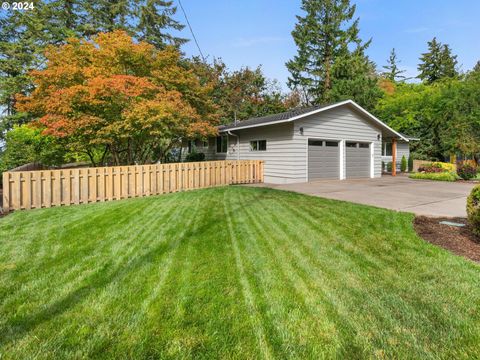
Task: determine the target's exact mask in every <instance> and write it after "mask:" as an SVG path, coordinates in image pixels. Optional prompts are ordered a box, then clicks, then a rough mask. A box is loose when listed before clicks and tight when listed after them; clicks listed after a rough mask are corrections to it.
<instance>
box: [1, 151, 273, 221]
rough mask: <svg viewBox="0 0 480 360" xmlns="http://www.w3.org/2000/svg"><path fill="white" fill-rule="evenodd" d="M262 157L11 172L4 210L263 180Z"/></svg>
mask: <svg viewBox="0 0 480 360" xmlns="http://www.w3.org/2000/svg"><path fill="white" fill-rule="evenodd" d="M263 168H264V162H263V161H261V160H227V161H205V162H189V163H174V164H154V165H138V166H112V167H97V168H80V169H63V170H39V171H18V172H5V173H4V174H3V212H4V213H6V212H9V211H11V210H24V209H26V210H28V209H39V208H49V207H52V206H69V205H76V204H87V203H94V202H103V201H112V200H120V199H126V198H133V197H143V196H151V195H159V194H167V193H172V192H177V191H184V190H191V189H201V188H207V187H213V186H220V185H230V184H250V183H261V182H263Z"/></svg>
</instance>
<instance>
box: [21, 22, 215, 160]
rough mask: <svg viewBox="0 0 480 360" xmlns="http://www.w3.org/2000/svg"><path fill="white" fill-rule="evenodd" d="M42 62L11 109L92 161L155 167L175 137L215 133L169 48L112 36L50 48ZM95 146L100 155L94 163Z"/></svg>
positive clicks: (203, 102)
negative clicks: (30, 85)
mask: <svg viewBox="0 0 480 360" xmlns="http://www.w3.org/2000/svg"><path fill="white" fill-rule="evenodd" d="M46 58H47V63H46V67H45V69H42V70H35V71H32V72H31V74H30V76H31V77H32V78H33V79H34V84H35V90H34V91H33V92H32V93H31V94H30V95H27V96H24V95H19V96H18V110H19V111H22V112H27V113H29V114H31V116H33V117H35V118H36V119H37V122H38V124H40V125H41V126H43V127H44V131H43V133H44V134H48V135H52V136H56V137H60V138H66V139H68V140H69V142H70V143H71V144H72V145H74V146H76V148H78V149H79V150H82V151H84V152H85V153H87V154H88V155H89V156H90V158H91V160H92V162H105V161H106V159H110V160H111V161H112V162H113V163H115V164H133V163H146V162H151V161H157V160H159V157H162V156H164V155H165V153H166V151H168V149H169V147H171V146H172V145H173V144H175V143H176V142H178V140H179V139H181V138H186V137H196V136H198V137H205V136H208V135H212V134H214V133H215V132H216V130H215V127H214V126H213V125H214V124H215V122H216V107H215V105H214V104H213V102H212V101H211V100H210V98H209V96H208V95H209V92H210V90H211V88H210V86H209V85H208V83H207V84H203V86H202V85H201V84H200V80H199V78H198V77H197V76H196V75H195V73H194V72H193V71H191V70H188V69H187V68H185V67H184V66H183V64H182V61H181V57H180V53H179V51H178V50H177V49H176V48H175V47H167V48H165V49H164V50H159V49H157V48H155V46H153V45H150V44H148V43H146V42H138V43H137V42H135V41H134V40H133V39H132V38H131V37H130V36H128V35H127V33H125V32H123V31H119V30H118V31H114V32H111V33H102V34H99V35H98V36H95V37H94V39H93V41H87V40H80V39H75V38H72V39H70V40H69V41H68V43H67V44H65V45H61V46H56V47H55V46H50V47H49V48H48V50H47V53H46ZM99 147H100V148H101V149H103V152H102V153H103V156H101V158H100V159H95V157H94V154H96V153H98V148H99Z"/></svg>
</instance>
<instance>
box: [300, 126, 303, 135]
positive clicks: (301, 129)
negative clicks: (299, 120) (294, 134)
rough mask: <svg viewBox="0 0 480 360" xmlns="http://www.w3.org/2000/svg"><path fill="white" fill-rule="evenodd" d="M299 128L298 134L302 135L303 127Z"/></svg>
mask: <svg viewBox="0 0 480 360" xmlns="http://www.w3.org/2000/svg"><path fill="white" fill-rule="evenodd" d="M299 130H300V135H303V127H301V128H300V129H299Z"/></svg>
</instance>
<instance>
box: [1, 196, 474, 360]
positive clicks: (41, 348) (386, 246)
mask: <svg viewBox="0 0 480 360" xmlns="http://www.w3.org/2000/svg"><path fill="white" fill-rule="evenodd" d="M412 220H413V215H410V214H406V213H397V212H392V211H389V210H382V209H378V208H373V207H368V206H362V205H354V204H351V203H344V202H338V201H333V200H325V199H321V198H316V197H310V196H305V195H300V194H295V193H290V192H283V191H276V190H271V189H264V188H245V187H224V188H215V189H207V190H200V191H191V192H184V193H178V194H170V195H164V196H160V197H150V198H142V199H132V200H125V201H118V202H111V203H103V204H92V205H85V206H77V207H75V206H73V207H68V208H52V209H47V210H37V211H26V212H16V213H13V214H11V215H9V216H7V217H5V218H1V219H0V298H1V304H0V357H2V358H12V359H18V358H81V357H89V358H90V357H100V358H112V359H113V358H115V359H116V358H136V359H139V358H249V359H253V358H312V359H316V358H332V357H338V358H365V357H368V358H371V357H377V358H426V359H428V358H432V359H433V358H445V359H451V358H478V357H480V347H479V346H478V344H479V343H480V312H479V311H478V309H479V308H480V266H478V265H477V264H475V263H473V262H469V261H468V260H464V259H463V258H460V257H457V256H454V255H452V254H450V253H448V252H446V251H445V250H443V249H440V248H437V247H435V246H433V245H431V244H429V243H427V242H425V241H423V240H421V239H420V238H419V237H417V235H416V234H415V232H414V230H413V226H412Z"/></svg>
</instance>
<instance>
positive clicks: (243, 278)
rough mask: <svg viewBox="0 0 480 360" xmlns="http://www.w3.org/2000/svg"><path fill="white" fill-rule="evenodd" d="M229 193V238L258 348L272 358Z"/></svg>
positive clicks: (226, 211) (226, 208)
mask: <svg viewBox="0 0 480 360" xmlns="http://www.w3.org/2000/svg"><path fill="white" fill-rule="evenodd" d="M228 194H229V193H228V192H225V193H224V195H223V208H224V215H225V219H226V223H227V228H228V232H229V238H230V241H231V243H232V249H233V252H234V255H235V263H236V266H237V270H238V277H239V279H240V283H241V285H242V293H243V298H244V301H245V304H246V305H247V307H248V308H249V311H250V314H251V323H252V327H253V331H254V332H255V334H256V336H257V341H258V348H259V350H260V353H261V354H262V356H263V358H264V359H272V351H271V349H270V344H269V343H268V340H267V338H266V336H265V329H264V328H263V323H262V318H261V316H260V314H259V311H258V309H257V305H256V303H255V298H254V295H253V294H252V290H251V288H250V283H249V280H248V278H247V275H246V274H245V269H244V266H243V260H242V256H241V254H240V250H239V246H238V240H237V235H236V231H235V229H234V225H233V222H232V215H233V214H234V213H235V212H232V209H231V207H230V206H229V200H228ZM237 208H238V207H237Z"/></svg>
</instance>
